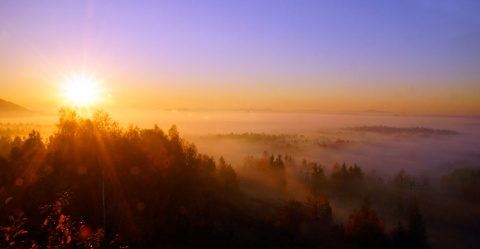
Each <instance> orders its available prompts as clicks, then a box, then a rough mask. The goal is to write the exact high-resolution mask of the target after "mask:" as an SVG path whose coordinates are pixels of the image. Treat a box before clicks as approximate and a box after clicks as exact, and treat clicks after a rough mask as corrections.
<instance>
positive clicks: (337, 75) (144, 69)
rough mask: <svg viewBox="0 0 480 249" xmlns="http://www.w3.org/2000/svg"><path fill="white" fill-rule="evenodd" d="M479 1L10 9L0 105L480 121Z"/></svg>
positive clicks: (36, 0)
mask: <svg viewBox="0 0 480 249" xmlns="http://www.w3.org/2000/svg"><path fill="white" fill-rule="evenodd" d="M479 13H480V1H476V0H457V1H449V0H402V1H384V0H378V1H376V0H365V1H342V0H336V1H282V0H276V1H267V0H265V1H263V0H260V1H259V0H256V1H248V0H245V1H208V0H207V1H182V0H177V1H124V0H97V1H80V0H78V1H57V0H32V1H23V0H2V1H0V86H1V88H0V89H1V90H0V98H1V99H5V100H9V101H12V102H15V103H18V104H20V105H22V106H25V107H27V108H29V109H33V110H48V111H50V110H57V109H58V108H59V107H61V106H62V105H64V104H65V99H64V98H65V96H63V95H62V91H63V90H62V89H63V88H62V86H63V85H65V84H66V82H65V81H66V79H68V78H72V77H73V78H74V77H78V75H87V76H88V77H90V78H92V79H95V80H96V81H97V82H98V87H99V88H101V89H102V92H101V98H102V100H103V101H102V102H101V103H99V106H100V105H101V107H103V108H106V109H108V108H117V109H121V108H133V109H148V110H156V109H159V110H160V109H162V110H163V109H172V108H189V109H266V108H268V109H274V110H320V111H365V110H379V111H387V112H400V113H412V114H442V115H447V114H452V115H480V101H479V100H480V15H479Z"/></svg>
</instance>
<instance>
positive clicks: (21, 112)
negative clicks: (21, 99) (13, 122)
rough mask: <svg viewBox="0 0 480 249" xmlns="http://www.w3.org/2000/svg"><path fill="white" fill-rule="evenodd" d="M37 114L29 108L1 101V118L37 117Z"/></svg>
mask: <svg viewBox="0 0 480 249" xmlns="http://www.w3.org/2000/svg"><path fill="white" fill-rule="evenodd" d="M35 114H38V113H36V112H33V111H30V110H28V109H27V108H25V107H23V106H20V105H17V104H15V103H12V102H9V101H6V100H3V99H0V116H2V117H5V116H26V115H35Z"/></svg>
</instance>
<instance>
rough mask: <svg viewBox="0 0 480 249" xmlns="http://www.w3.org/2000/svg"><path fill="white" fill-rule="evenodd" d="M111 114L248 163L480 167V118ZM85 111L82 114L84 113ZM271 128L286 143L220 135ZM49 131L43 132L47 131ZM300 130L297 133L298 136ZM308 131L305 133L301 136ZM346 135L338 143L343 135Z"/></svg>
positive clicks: (429, 170) (425, 170)
mask: <svg viewBox="0 0 480 249" xmlns="http://www.w3.org/2000/svg"><path fill="white" fill-rule="evenodd" d="M109 114H110V115H111V116H112V118H113V119H114V120H116V121H118V122H119V123H120V124H121V125H122V126H124V127H126V126H128V125H130V124H133V125H137V126H139V127H141V128H151V127H153V125H154V124H158V125H159V126H160V128H162V129H164V130H165V131H166V130H168V129H169V127H170V126H171V125H173V124H175V125H176V126H177V128H178V130H179V132H180V134H181V136H182V137H184V138H186V139H187V140H188V141H191V142H194V143H195V144H196V146H197V149H198V151H199V152H200V153H206V154H209V155H212V156H214V157H215V158H219V157H220V156H223V157H225V159H226V160H227V161H228V162H230V163H231V164H232V165H233V166H234V167H238V166H239V165H242V164H243V161H244V158H245V157H246V156H247V155H252V156H260V155H261V154H262V153H263V152H264V151H268V152H269V153H273V154H286V153H288V154H289V155H291V156H292V157H294V158H295V159H296V160H299V161H300V160H302V159H307V160H308V161H314V162H318V163H320V164H321V165H323V166H324V167H325V169H326V170H327V171H328V170H329V169H330V168H331V166H332V165H333V164H334V163H335V162H338V163H343V162H345V163H346V164H347V165H350V164H354V163H356V164H358V165H359V166H361V167H362V168H363V169H365V171H366V172H368V171H370V170H376V171H377V172H378V173H382V174H386V175H387V176H389V175H391V174H394V173H396V172H398V171H399V170H401V169H402V168H403V169H405V170H406V171H407V172H409V173H410V174H422V175H423V174H428V175H429V177H436V176H439V175H443V174H445V173H447V172H449V171H450V170H451V169H452V168H459V167H480V119H479V118H478V117H476V118H472V117H428V116H403V115H390V114H384V113H368V112H364V113H348V114H326V113H282V112H268V111H265V112H261V111H189V110H180V111H177V110H172V111H134V110H129V111H116V112H115V111H114V112H109ZM82 115H83V114H82ZM57 121H58V117H55V116H51V117H34V118H24V119H20V120H19V119H12V120H9V119H2V123H7V122H11V123H18V122H21V123H42V124H46V123H50V124H53V123H56V122H57ZM358 126H389V127H426V128H432V129H445V130H453V131H457V132H458V133H459V134H457V135H438V134H405V133H393V134H381V133H372V132H358V131H352V130H346V129H344V128H349V127H358ZM230 133H234V134H243V133H265V134H267V135H274V134H276V135H279V134H285V135H288V137H289V138H288V139H287V140H288V141H287V142H285V143H283V144H282V143H278V142H265V141H251V140H248V139H241V138H232V136H230V137H228V136H224V137H223V138H221V139H219V138H217V137H216V135H218V134H230ZM48 135H49V134H44V137H46V136H48ZM294 136H298V137H297V138H296V139H292V138H293V137H294ZM300 136H302V137H300ZM339 139H340V140H342V141H340V142H344V143H336V142H337V140H339Z"/></svg>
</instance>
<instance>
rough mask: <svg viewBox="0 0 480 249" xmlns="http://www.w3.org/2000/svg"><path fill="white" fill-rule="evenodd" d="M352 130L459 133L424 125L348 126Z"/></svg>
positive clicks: (421, 133) (394, 132)
mask: <svg viewBox="0 0 480 249" xmlns="http://www.w3.org/2000/svg"><path fill="white" fill-rule="evenodd" d="M348 129H349V130H352V131H360V132H375V133H383V134H397V133H404V134H420V135H457V134H459V133H458V132H457V131H454V130H443V129H432V128H425V127H390V126H383V125H379V126H359V127H353V128H348Z"/></svg>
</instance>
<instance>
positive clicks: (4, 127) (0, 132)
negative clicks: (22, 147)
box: [0, 122, 55, 138]
mask: <svg viewBox="0 0 480 249" xmlns="http://www.w3.org/2000/svg"><path fill="white" fill-rule="evenodd" d="M54 128H55V127H54V126H53V125H41V124H30V123H3V122H0V137H2V138H3V137H8V138H14V137H17V136H18V137H20V138H22V137H26V136H28V133H30V132H31V131H32V130H36V131H38V132H41V133H42V134H48V135H50V134H51V133H52V131H53V130H54Z"/></svg>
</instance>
